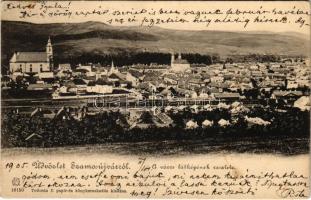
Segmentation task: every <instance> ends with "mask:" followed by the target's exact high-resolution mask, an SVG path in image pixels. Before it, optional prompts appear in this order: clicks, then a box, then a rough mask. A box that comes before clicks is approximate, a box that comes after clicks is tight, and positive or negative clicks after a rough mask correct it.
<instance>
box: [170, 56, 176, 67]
mask: <svg viewBox="0 0 311 200" xmlns="http://www.w3.org/2000/svg"><path fill="white" fill-rule="evenodd" d="M174 61H175V55H174V53H171V66H172V65H173V64H174Z"/></svg>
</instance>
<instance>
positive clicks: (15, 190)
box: [12, 188, 24, 192]
mask: <svg viewBox="0 0 311 200" xmlns="http://www.w3.org/2000/svg"><path fill="white" fill-rule="evenodd" d="M12 192H24V188H12Z"/></svg>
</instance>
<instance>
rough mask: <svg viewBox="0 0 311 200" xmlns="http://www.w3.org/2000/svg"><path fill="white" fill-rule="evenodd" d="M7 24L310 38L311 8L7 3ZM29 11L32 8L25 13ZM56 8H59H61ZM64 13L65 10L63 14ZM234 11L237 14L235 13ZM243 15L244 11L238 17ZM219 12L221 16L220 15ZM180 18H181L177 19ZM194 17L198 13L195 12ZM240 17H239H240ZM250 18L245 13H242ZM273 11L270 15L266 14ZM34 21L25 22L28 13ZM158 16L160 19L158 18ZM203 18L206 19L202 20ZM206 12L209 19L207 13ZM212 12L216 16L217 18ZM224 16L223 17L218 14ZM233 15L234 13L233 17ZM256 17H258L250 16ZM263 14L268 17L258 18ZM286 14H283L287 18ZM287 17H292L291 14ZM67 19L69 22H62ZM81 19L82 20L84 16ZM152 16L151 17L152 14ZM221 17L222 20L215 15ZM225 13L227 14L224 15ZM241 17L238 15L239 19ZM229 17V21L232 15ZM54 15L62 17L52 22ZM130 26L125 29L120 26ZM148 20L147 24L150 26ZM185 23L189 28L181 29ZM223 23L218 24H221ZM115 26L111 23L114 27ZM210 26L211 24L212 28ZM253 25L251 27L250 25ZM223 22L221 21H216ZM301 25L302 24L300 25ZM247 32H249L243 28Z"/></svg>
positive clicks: (294, 5) (269, 4)
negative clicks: (93, 25)
mask: <svg viewBox="0 0 311 200" xmlns="http://www.w3.org/2000/svg"><path fill="white" fill-rule="evenodd" d="M1 4H2V12H1V13H2V19H3V20H16V21H27V22H33V23H58V22H70V23H73V22H85V21H100V22H105V23H108V24H109V23H111V25H116V26H128V25H130V26H139V25H141V24H142V22H144V23H143V25H145V26H146V25H150V23H151V22H152V20H154V22H156V20H164V22H166V20H167V19H168V18H169V20H173V21H178V22H176V23H172V22H171V21H170V22H169V23H163V21H162V22H161V24H154V26H160V27H163V28H170V29H186V30H225V31H277V32H284V31H286V32H288V31H291V32H299V33H304V34H309V32H310V26H309V25H306V24H310V14H309V13H310V4H309V2H284V1H283V2H258V1H257V2H250V1H244V2H229V1H226V2H219V1H215V2H200V1H194V2H191V1H188V2H185V1H183V2H177V1H173V2H167V1H165V2H163V1H162V2H159V1H149V2H146V1H144V2H142V1H129V2H126V1H121V2H118V1H110V2H107V1H106V2H100V1H88V2H85V1H73V2H71V3H70V2H69V1H59V2H58V3H57V2H50V1H49V2H43V3H42V2H41V3H38V2H37V3H33V2H30V1H28V2H13V1H5V2H2V3H1ZM23 6H26V8H23ZM55 7H56V8H55ZM60 7H62V8H60ZM161 8H162V9H163V11H172V12H173V13H170V14H161V15H160V14H159V10H160V9H161ZM230 8H231V9H230ZM94 9H95V11H100V12H105V13H102V14H101V15H98V14H89V15H87V16H84V15H82V13H83V14H85V13H86V12H87V11H88V12H93V11H94ZM142 9H145V11H146V12H145V13H139V14H136V15H135V17H134V15H131V14H129V13H127V14H125V13H123V14H121V13H119V14H120V15H118V12H117V11H130V12H135V11H137V12H140V11H142ZM237 9H238V10H239V11H240V13H238V15H237V14H236V12H237ZM217 10H219V11H217ZM176 11H177V13H179V14H176ZM191 11H193V13H192V12H191ZM239 11H238V12H239ZM243 11H244V12H246V13H244V14H243V13H241V12H243ZM266 11H268V12H266ZM23 12H27V14H29V15H32V14H35V15H34V16H31V17H25V18H21V16H22V13H23ZM153 12H155V14H153ZM198 12H200V16H198ZM203 12H205V13H203ZM209 12H212V13H214V14H211V13H209ZM217 12H218V13H217ZM227 12H229V13H227ZM250 12H252V14H247V13H250ZM260 12H265V13H261V14H258V13H260ZM281 12H282V13H281ZM285 12H288V13H287V14H285ZM64 13H66V15H67V16H62V15H63V14H64ZM77 13H79V14H80V15H79V16H78V15H77ZM147 13H149V14H147ZM215 13H217V14H215ZM220 13H222V14H220ZM234 13H235V14H234ZM227 14H228V15H227ZM50 15H58V16H53V17H51V16H50ZM196 17H197V19H198V20H203V21H204V22H202V23H198V22H194V20H195V19H196ZM256 17H259V19H260V20H273V21H275V20H279V22H272V23H262V22H257V23H254V22H253V21H254V20H255V18H256ZM128 18H131V19H133V18H134V19H135V20H136V21H134V22H132V23H128ZM122 19H123V20H124V21H123V22H122V23H120V20H122ZM144 19H145V20H144ZM181 19H184V20H186V21H187V22H185V23H180V20H181ZM216 19H218V22H215V20H216ZM110 20H111V21H110ZM209 20H210V22H209ZM228 20H229V21H234V20H237V21H239V23H232V22H229V23H228V22H227V23H224V21H228ZM248 20H249V22H247V21H248ZM216 21H217V20H216ZM297 21H299V22H300V23H295V22H297ZM244 26H246V27H245V28H243V27H244Z"/></svg>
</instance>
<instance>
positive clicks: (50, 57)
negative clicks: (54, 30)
mask: <svg viewBox="0 0 311 200" xmlns="http://www.w3.org/2000/svg"><path fill="white" fill-rule="evenodd" d="M46 55H47V61H48V62H49V63H50V71H52V70H53V46H52V43H51V38H50V37H49V39H48V43H47V45H46Z"/></svg>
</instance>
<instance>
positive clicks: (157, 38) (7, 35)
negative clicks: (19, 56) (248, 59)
mask: <svg viewBox="0 0 311 200" xmlns="http://www.w3.org/2000/svg"><path fill="white" fill-rule="evenodd" d="M1 28H2V51H1V54H2V55H1V56H2V63H3V64H4V65H7V63H8V60H9V58H10V57H11V56H12V53H13V52H14V51H44V48H45V44H46V41H47V38H48V36H49V35H51V38H52V42H53V45H54V51H55V54H56V56H57V57H58V59H59V60H61V61H66V60H67V59H68V58H70V59H74V58H75V57H78V56H81V55H84V54H87V55H127V54H131V53H135V52H146V51H147V52H163V53H169V52H172V51H174V52H184V53H200V54H218V55H219V56H221V57H226V56H228V55H244V54H251V53H257V54H278V55H308V51H306V49H307V48H308V40H306V39H305V38H303V37H299V36H297V35H295V34H288V33H284V34H276V33H269V32H263V33H256V32H249V33H242V32H224V31H181V30H169V29H162V28H159V27H153V28H146V27H114V26H109V25H106V24H104V23H100V22H92V21H90V22H84V23H55V24H32V23H26V22H14V21H2V27H1Z"/></svg>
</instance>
